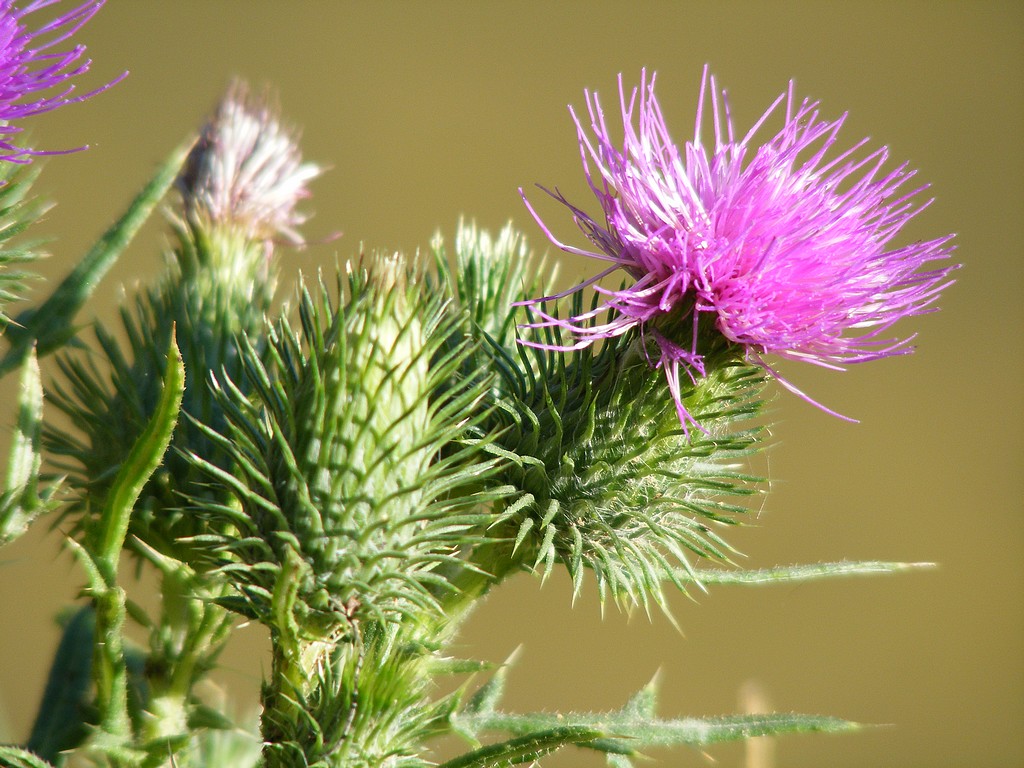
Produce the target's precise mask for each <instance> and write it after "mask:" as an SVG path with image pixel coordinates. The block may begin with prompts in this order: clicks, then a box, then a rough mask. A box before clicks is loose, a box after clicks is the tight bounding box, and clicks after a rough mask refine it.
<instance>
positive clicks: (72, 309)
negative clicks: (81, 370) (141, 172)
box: [0, 141, 192, 376]
mask: <svg viewBox="0 0 1024 768" xmlns="http://www.w3.org/2000/svg"><path fill="white" fill-rule="evenodd" d="M191 148H192V141H189V142H187V143H186V144H183V145H182V146H180V147H178V148H177V149H175V150H174V152H172V153H171V155H170V157H168V158H167V160H165V161H164V163H163V164H162V165H161V166H160V167H159V168H158V169H157V172H156V174H155V175H154V176H153V178H152V179H151V180H150V182H149V183H148V184H146V186H145V187H143V188H142V191H141V192H139V194H138V196H137V197H136V198H135V199H134V200H132V202H131V204H130V205H129V206H128V209H127V210H126V211H125V212H124V213H123V214H122V215H121V218H119V219H118V220H117V221H116V222H115V223H114V224H113V225H112V226H111V227H110V229H108V230H107V231H106V232H104V233H103V235H102V236H101V237H100V239H99V240H98V241H97V242H96V244H95V245H93V247H92V248H90V249H89V251H88V252H87V253H86V254H85V256H84V257H82V260H81V261H80V262H79V263H78V265H77V266H76V267H75V268H74V269H73V270H71V273H70V274H68V276H67V277H65V278H64V280H63V281H61V283H60V284H59V285H58V286H57V287H56V288H55V289H54V291H53V293H52V294H50V297H49V298H48V299H46V301H44V302H43V304H42V305H41V306H40V307H38V308H37V309H32V310H28V311H26V312H23V313H22V314H20V315H19V316H18V317H17V319H16V322H15V323H12V324H11V325H10V327H9V328H8V329H7V334H6V335H7V338H8V339H9V340H10V343H11V348H10V349H9V350H8V352H7V354H6V355H5V356H4V358H3V359H2V360H0V376H3V375H4V374H6V373H9V372H10V371H11V370H12V369H13V368H14V367H15V366H17V365H18V364H19V363H20V362H21V360H22V358H23V357H24V356H25V355H26V354H27V353H28V350H29V349H31V348H32V346H33V344H35V345H36V348H37V353H38V354H39V355H40V356H43V355H47V354H49V353H51V352H53V351H54V350H56V349H58V348H59V347H60V346H61V345H62V344H64V343H65V342H66V341H67V340H68V339H69V338H70V337H71V336H72V335H73V333H74V330H73V328H74V326H73V321H74V319H75V315H77V314H78V310H79V309H81V308H82V305H83V304H85V301H86V299H88V298H89V296H90V295H91V294H92V292H93V291H94V290H95V289H96V286H97V285H98V284H99V282H100V280H101V279H103V276H104V275H106V273H107V271H108V270H109V269H110V268H111V267H112V266H113V265H114V262H116V261H117V259H118V257H119V256H120V255H121V253H122V252H123V251H124V249H125V248H126V247H127V246H128V244H129V243H130V242H131V241H132V238H133V237H135V234H136V233H137V232H138V231H139V229H140V227H142V225H143V224H144V223H145V221H146V219H148V218H149V216H150V214H151V213H152V212H153V210H154V209H155V208H156V206H157V205H158V204H159V203H160V201H161V200H162V199H163V197H164V194H166V192H167V190H168V189H169V188H170V186H171V184H173V183H174V180H175V179H176V178H177V176H178V172H179V171H180V170H181V167H182V164H183V163H184V162H185V158H186V157H187V156H188V153H189V150H191Z"/></svg>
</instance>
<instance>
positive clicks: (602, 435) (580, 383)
mask: <svg viewBox="0 0 1024 768" xmlns="http://www.w3.org/2000/svg"><path fill="white" fill-rule="evenodd" d="M521 242H522V241H521V239H519V238H517V237H516V236H515V235H514V233H512V232H511V231H505V232H503V233H502V235H501V237H500V238H498V239H497V240H496V241H494V240H492V239H491V238H490V237H488V236H487V235H486V234H484V233H480V232H477V231H476V230H475V229H474V228H471V227H463V228H462V229H461V230H460V232H459V234H458V235H457V236H456V238H455V245H456V266H455V268H454V269H447V270H446V271H445V276H446V277H447V279H448V281H449V282H450V284H451V286H452V287H451V289H450V290H451V292H452V293H453V294H454V295H455V296H457V297H459V299H460V301H461V302H462V304H463V305H464V306H465V308H466V309H467V314H468V315H469V316H470V317H471V318H472V321H473V331H472V332H473V333H474V334H476V335H477V336H479V337H480V338H482V339H483V340H484V343H482V344H481V345H480V348H479V351H478V352H477V353H476V355H475V358H474V361H473V366H474V368H475V369H476V370H482V371H492V372H494V374H496V377H497V378H496V381H495V384H494V385H492V387H491V396H492V397H493V398H494V404H495V408H494V410H493V411H492V415H491V418H490V422H489V423H488V424H487V429H488V430H489V431H493V432H498V433H499V434H500V437H499V439H498V448H496V450H498V449H501V450H502V451H504V453H503V456H504V457H505V458H506V459H507V462H508V463H507V464H506V465H505V466H506V468H505V470H504V473H503V475H502V479H503V480H504V481H506V482H507V483H509V484H510V485H512V486H513V487H515V488H516V489H517V491H518V494H517V496H516V498H514V499H512V500H510V501H509V502H508V503H507V504H505V505H504V507H503V508H502V509H499V510H497V511H496V519H500V520H501V526H500V527H495V528H492V530H491V533H492V535H495V536H496V537H499V538H500V537H501V536H502V535H505V536H507V537H508V539H509V540H510V541H512V542H513V547H512V549H511V551H509V550H506V551H504V552H503V553H500V554H498V555H496V554H495V553H494V552H492V551H484V550H478V551H477V552H475V553H472V554H471V555H470V557H471V558H477V557H481V558H485V559H477V560H476V562H477V563H478V564H479V565H481V567H482V568H483V569H484V570H488V571H493V570H494V569H495V565H494V562H495V560H500V559H501V558H503V557H504V558H506V559H508V560H509V561H511V562H512V563H515V564H518V565H519V566H520V567H527V568H530V567H532V568H539V569H540V570H542V572H544V573H547V572H549V571H550V570H551V568H552V567H553V566H554V564H555V563H556V562H560V563H562V564H564V565H565V566H566V567H567V568H568V570H569V573H570V575H571V576H572V579H573V583H574V585H575V589H576V590H577V591H578V590H579V589H580V588H581V585H582V582H583V577H584V572H585V570H586V569H590V570H592V571H593V572H594V574H595V576H596V578H597V583H598V588H599V590H600V593H601V595H602V598H603V597H604V596H606V595H607V594H610V595H612V596H613V597H614V598H615V599H616V600H618V601H620V602H622V603H624V604H627V605H629V604H641V605H643V606H645V607H646V606H647V605H648V603H649V602H650V601H651V600H653V601H654V602H655V603H657V604H658V605H660V606H662V607H664V595H663V592H662V584H663V583H665V582H672V583H675V584H676V585H677V586H678V587H680V588H684V587H685V584H684V581H683V580H682V579H680V578H678V576H677V573H678V571H679V569H680V568H682V569H684V571H687V570H689V569H690V565H689V558H690V557H691V556H693V555H697V556H699V557H708V558H714V559H718V560H726V559H728V552H729V551H730V550H729V547H728V545H727V544H726V543H725V542H724V541H723V540H722V539H721V538H720V537H719V535H718V534H717V532H716V531H715V527H716V526H719V525H723V524H730V523H732V522H735V521H736V520H737V518H738V517H739V516H742V515H743V514H744V513H745V512H746V507H745V506H743V505H741V504H740V503H738V502H739V500H740V498H739V497H743V496H746V495H749V494H751V493H755V492H757V486H756V483H757V478H755V477H752V476H751V475H750V474H749V473H747V472H745V471H744V470H743V468H742V462H743V461H744V460H745V457H747V456H748V455H749V454H751V453H753V452H754V451H756V450H757V448H758V445H759V443H758V441H759V437H760V430H759V428H758V427H757V426H756V425H752V423H751V422H750V421H749V419H751V418H752V417H753V416H755V415H757V413H758V410H759V407H760V400H759V394H760V390H761V387H762V384H763V382H764V375H763V373H762V372H761V371H759V370H758V369H756V368H754V367H752V366H749V365H746V364H744V363H743V362H742V359H741V355H740V352H739V351H738V350H737V349H736V348H735V347H734V346H731V345H729V344H728V342H727V341H725V340H723V339H722V337H721V334H718V333H716V332H715V331H714V329H713V328H709V327H702V328H701V329H700V333H699V336H698V340H697V341H698V348H699V350H700V352H701V353H702V354H703V355H704V360H705V364H706V369H707V375H706V376H705V377H702V378H698V379H696V380H695V381H692V382H687V383H685V384H684V385H683V386H682V392H681V397H682V398H683V400H684V402H685V404H686V408H687V409H688V410H689V412H690V413H691V414H694V416H695V418H696V419H697V420H698V423H699V424H700V425H701V430H696V429H691V430H690V431H689V433H687V432H686V431H685V429H684V428H683V427H682V426H681V425H680V422H679V418H678V415H677V413H676V406H675V400H674V399H673V396H672V393H671V392H670V391H669V390H668V388H667V387H666V386H665V384H664V377H663V376H662V374H661V373H660V372H659V371H657V370H654V369H653V368H652V367H651V361H652V360H655V359H657V354H653V355H652V351H654V350H652V349H646V348H644V346H643V344H644V341H643V338H642V337H640V336H638V335H636V334H632V333H627V334H625V335H623V336H620V337H617V338H612V339H607V340H605V342H604V343H603V345H602V346H600V348H598V349H594V348H592V347H587V348H584V349H581V350H576V351H564V350H558V349H551V347H566V348H569V347H571V346H572V339H570V338H564V337H563V336H562V335H560V334H561V333H562V332H561V331H560V330H559V328H558V327H557V326H553V327H549V328H544V329H541V330H540V331H537V332H538V333H542V334H543V336H542V337H538V338H536V339H535V340H536V341H537V342H538V343H542V344H543V345H544V346H545V347H548V348H547V349H540V348H532V347H529V346H524V345H523V344H518V343H516V339H515V338H514V337H513V333H512V325H513V320H512V317H513V315H512V314H511V312H512V310H510V309H509V306H508V305H509V303H511V302H513V301H521V300H524V299H525V298H528V296H529V294H530V293H531V291H532V290H534V286H533V285H531V284H529V283H528V282H527V281H526V280H524V279H523V278H522V273H521V272H520V271H519V270H518V269H517V268H516V267H514V266H509V265H510V264H523V263H524V261H525V259H524V254H523V252H522V251H523V247H522V246H521V245H520V243H521ZM435 248H437V246H435ZM438 261H439V264H441V265H442V267H443V265H444V264H445V263H446V262H445V260H444V259H443V258H439V260H438ZM534 280H536V278H534ZM575 300H576V301H577V304H576V306H574V307H573V308H572V315H573V316H579V315H580V314H581V312H582V308H581V307H580V306H579V305H578V301H579V300H578V297H577V298H576V299H575ZM532 338H533V337H531V336H529V335H527V336H525V337H523V338H522V341H525V342H526V344H530V343H531V339H532ZM504 570H506V571H507V570H508V566H506V567H505V568H504Z"/></svg>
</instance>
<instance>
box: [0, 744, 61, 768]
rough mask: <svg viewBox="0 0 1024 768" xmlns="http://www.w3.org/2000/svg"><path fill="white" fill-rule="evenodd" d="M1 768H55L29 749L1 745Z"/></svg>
mask: <svg viewBox="0 0 1024 768" xmlns="http://www.w3.org/2000/svg"><path fill="white" fill-rule="evenodd" d="M0 768H53V766H52V765H50V763H48V762H46V761H45V760H43V759H42V758H40V757H38V756H37V755H34V754H32V753H31V752H29V751H28V750H27V749H21V748H20V747H12V746H9V745H0Z"/></svg>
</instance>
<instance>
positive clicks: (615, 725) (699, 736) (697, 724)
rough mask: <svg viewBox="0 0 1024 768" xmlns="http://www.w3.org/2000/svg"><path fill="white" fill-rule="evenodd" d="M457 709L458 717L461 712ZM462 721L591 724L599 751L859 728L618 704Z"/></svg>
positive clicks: (514, 727)
mask: <svg viewBox="0 0 1024 768" xmlns="http://www.w3.org/2000/svg"><path fill="white" fill-rule="evenodd" d="M462 717H463V716H462V715H459V718H462ZM471 719H472V720H473V722H472V723H471V724H462V725H463V727H467V726H468V729H469V730H470V731H473V732H476V733H481V732H484V731H504V732H508V733H513V734H520V735H526V734H530V733H537V732H544V731H546V730H548V729H550V728H553V727H556V726H559V727H561V726H570V727H571V726H575V727H580V728H591V729H593V730H595V731H597V732H599V733H600V734H601V743H600V744H595V743H591V744H590V745H588V746H591V747H592V748H594V749H600V751H603V752H615V753H617V754H624V755H635V754H638V752H637V751H638V750H640V749H643V748H646V747H667V746H678V745H687V746H691V747H705V746H710V745H712V744H719V743H722V742H727V741H737V740H741V739H749V738H753V737H756V736H779V735H782V734H787V733H846V732H850V731H856V730H859V729H861V728H863V726H862V725H860V724H858V723H854V722H851V721H849V720H842V719H839V718H835V717H824V716H819V715H800V714H752V715H727V716H722V717H706V718H695V717H691V718H680V719H675V720H662V719H658V718H651V717H640V716H636V715H634V714H630V713H626V712H624V711H622V710H620V711H618V712H608V713H603V714H602V713H575V712H571V713H564V714H561V713H560V714H551V713H547V712H544V713H531V714H507V713H504V712H491V713H488V714H482V715H479V716H475V717H473V718H471Z"/></svg>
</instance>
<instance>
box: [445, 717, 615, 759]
mask: <svg viewBox="0 0 1024 768" xmlns="http://www.w3.org/2000/svg"><path fill="white" fill-rule="evenodd" d="M601 735H602V734H601V731H598V730H594V729H593V728H587V727H584V726H572V725H570V726H559V727H556V728H550V729H547V730H543V731H536V732H533V733H530V734H527V735H526V736H519V737H516V738H513V739H509V740H508V741H503V742H501V743H500V744H489V745H488V746H486V747H481V748H480V749H477V750H474V751H472V752H467V753H466V754H464V755H461V756H459V757H456V758H455V759H454V760H449V761H448V762H446V763H444V764H442V765H441V767H440V768H503V767H504V766H511V765H521V764H523V763H532V762H534V761H535V760H539V759H540V758H542V757H543V756H544V755H547V754H549V753H551V752H554V751H555V750H557V749H560V748H562V747H564V746H566V745H569V744H576V745H585V744H586V743H587V742H590V741H593V740H594V739H597V738H600V736H601Z"/></svg>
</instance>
